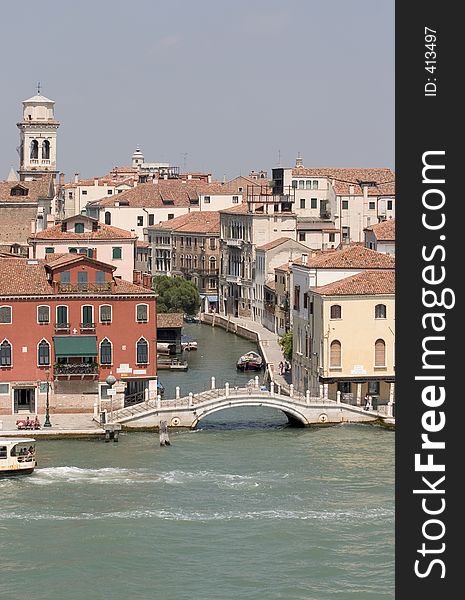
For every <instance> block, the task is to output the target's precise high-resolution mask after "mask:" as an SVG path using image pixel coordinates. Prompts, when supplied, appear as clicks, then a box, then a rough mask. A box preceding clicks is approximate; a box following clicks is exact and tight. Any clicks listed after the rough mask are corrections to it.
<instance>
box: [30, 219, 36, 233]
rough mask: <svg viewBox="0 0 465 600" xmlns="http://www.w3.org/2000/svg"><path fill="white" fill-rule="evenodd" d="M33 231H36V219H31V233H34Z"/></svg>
mask: <svg viewBox="0 0 465 600" xmlns="http://www.w3.org/2000/svg"><path fill="white" fill-rule="evenodd" d="M35 232H36V220H35V219H31V233H35Z"/></svg>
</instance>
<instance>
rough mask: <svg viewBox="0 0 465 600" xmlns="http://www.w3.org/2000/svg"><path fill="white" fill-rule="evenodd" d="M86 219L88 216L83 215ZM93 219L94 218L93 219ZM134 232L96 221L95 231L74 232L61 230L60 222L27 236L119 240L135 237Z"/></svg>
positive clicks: (42, 238)
mask: <svg viewBox="0 0 465 600" xmlns="http://www.w3.org/2000/svg"><path fill="white" fill-rule="evenodd" d="M84 219H86V220H87V219H88V217H84ZM93 220H94V219H93ZM136 237H137V236H136V234H135V233H132V232H130V231H126V229H120V228H119V227H114V226H113V225H105V223H100V222H98V230H97V231H84V233H75V232H74V231H62V230H61V224H58V225H53V226H52V227H49V228H48V229H45V230H44V231H39V232H38V233H33V234H30V236H29V238H30V239H31V240H32V241H34V240H121V239H135V238H136Z"/></svg>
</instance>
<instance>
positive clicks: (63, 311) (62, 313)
mask: <svg viewBox="0 0 465 600" xmlns="http://www.w3.org/2000/svg"><path fill="white" fill-rule="evenodd" d="M56 323H57V327H69V323H68V307H67V306H57V321H56Z"/></svg>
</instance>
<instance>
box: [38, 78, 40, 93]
mask: <svg viewBox="0 0 465 600" xmlns="http://www.w3.org/2000/svg"><path fill="white" fill-rule="evenodd" d="M37 93H38V94H40V81H38V82H37Z"/></svg>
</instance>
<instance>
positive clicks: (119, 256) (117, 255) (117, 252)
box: [112, 246, 123, 260]
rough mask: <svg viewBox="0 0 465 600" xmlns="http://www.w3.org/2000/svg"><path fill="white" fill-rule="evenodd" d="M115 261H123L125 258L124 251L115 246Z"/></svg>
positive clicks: (113, 255)
mask: <svg viewBox="0 0 465 600" xmlns="http://www.w3.org/2000/svg"><path fill="white" fill-rule="evenodd" d="M112 258H113V260H121V259H122V258H123V249H122V248H121V247H120V246H114V247H113V252H112Z"/></svg>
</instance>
